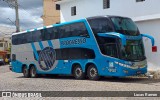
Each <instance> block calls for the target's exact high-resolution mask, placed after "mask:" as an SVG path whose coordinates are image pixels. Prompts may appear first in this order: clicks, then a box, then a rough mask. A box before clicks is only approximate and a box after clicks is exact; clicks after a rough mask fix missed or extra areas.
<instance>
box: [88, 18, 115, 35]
mask: <svg viewBox="0 0 160 100" xmlns="http://www.w3.org/2000/svg"><path fill="white" fill-rule="evenodd" d="M88 22H89V24H90V26H91V28H92V31H93V33H94V34H96V33H106V32H112V31H113V29H114V28H113V26H112V24H111V23H110V21H109V20H108V19H107V18H97V19H89V20H88Z"/></svg>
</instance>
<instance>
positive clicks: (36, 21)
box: [0, 0, 43, 30]
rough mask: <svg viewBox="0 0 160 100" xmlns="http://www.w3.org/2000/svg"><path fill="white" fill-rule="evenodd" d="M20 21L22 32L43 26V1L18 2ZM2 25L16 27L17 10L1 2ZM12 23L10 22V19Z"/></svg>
mask: <svg viewBox="0 0 160 100" xmlns="http://www.w3.org/2000/svg"><path fill="white" fill-rule="evenodd" d="M18 2H19V19H20V27H21V29H22V30H27V29H32V28H37V27H41V26H43V20H42V19H41V16H42V14H43V0H18ZM0 12H1V15H0V25H3V26H9V27H15V25H14V24H13V23H15V10H14V9H13V8H10V7H9V6H8V4H7V3H6V2H4V1H3V0H0ZM8 18H9V19H10V20H11V21H12V22H11V21H10V20H9V19H8Z"/></svg>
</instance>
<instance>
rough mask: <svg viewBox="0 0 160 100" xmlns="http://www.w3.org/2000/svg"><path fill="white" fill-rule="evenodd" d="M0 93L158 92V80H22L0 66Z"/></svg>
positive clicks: (52, 77)
mask: <svg viewBox="0 0 160 100" xmlns="http://www.w3.org/2000/svg"><path fill="white" fill-rule="evenodd" d="M0 91H160V79H157V80H155V79H148V78H106V77H105V78H102V79H100V80H99V81H90V80H87V79H86V80H76V79H74V78H73V77H71V76H41V77H39V78H24V77H23V75H22V74H18V73H14V72H11V71H10V70H9V67H8V66H7V65H6V66H0ZM61 99H64V98H61ZM68 99H69V98H68ZM72 99H73V98H72ZM78 99H83V100H86V98H85V99H84V98H82V97H81V98H78ZM93 99H96V98H93ZM97 99H98V98H97ZM119 99H120V98H119ZM121 99H124V98H121ZM125 99H128V98H125ZM132 99H133V100H135V99H134V98H132ZM145 99H146V98H145ZM152 99H153V98H152ZM155 99H156V98H155ZM87 100H88V99H87ZM142 100H143V99H142ZM148 100H149V99H148ZM157 100H158V99H157Z"/></svg>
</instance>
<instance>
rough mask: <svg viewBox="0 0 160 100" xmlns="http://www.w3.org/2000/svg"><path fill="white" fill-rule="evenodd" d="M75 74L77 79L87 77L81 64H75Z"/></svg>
mask: <svg viewBox="0 0 160 100" xmlns="http://www.w3.org/2000/svg"><path fill="white" fill-rule="evenodd" d="M73 76H74V77H75V78H76V79H79V80H80V79H84V77H85V74H84V72H83V70H82V68H81V66H80V65H79V64H77V65H75V67H74V69H73Z"/></svg>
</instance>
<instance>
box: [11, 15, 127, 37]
mask: <svg viewBox="0 0 160 100" xmlns="http://www.w3.org/2000/svg"><path fill="white" fill-rule="evenodd" d="M103 17H122V16H115V15H103V16H93V17H87V18H86V19H87V20H88V19H96V18H103ZM123 18H128V17H123ZM86 19H79V20H74V21H70V22H64V23H60V24H52V25H49V26H43V27H39V28H35V29H30V30H25V31H22V32H18V33H13V34H12V35H16V34H23V33H26V32H32V31H36V30H41V29H45V28H50V27H56V26H62V25H66V24H71V23H75V22H81V21H82V20H86Z"/></svg>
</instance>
